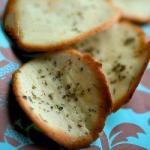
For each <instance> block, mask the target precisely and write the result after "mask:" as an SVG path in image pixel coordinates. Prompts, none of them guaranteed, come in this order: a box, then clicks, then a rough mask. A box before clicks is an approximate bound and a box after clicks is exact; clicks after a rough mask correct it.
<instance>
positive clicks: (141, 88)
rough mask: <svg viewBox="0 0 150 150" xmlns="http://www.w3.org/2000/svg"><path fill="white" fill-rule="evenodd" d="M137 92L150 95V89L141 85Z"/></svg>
mask: <svg viewBox="0 0 150 150" xmlns="http://www.w3.org/2000/svg"><path fill="white" fill-rule="evenodd" d="M137 90H138V91H141V92H145V93H147V94H150V89H149V88H146V87H145V86H144V85H142V84H139V85H138V87H137Z"/></svg>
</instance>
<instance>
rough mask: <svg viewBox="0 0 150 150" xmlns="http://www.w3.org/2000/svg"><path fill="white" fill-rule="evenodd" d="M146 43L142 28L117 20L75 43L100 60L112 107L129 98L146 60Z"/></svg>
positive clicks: (147, 58)
mask: <svg viewBox="0 0 150 150" xmlns="http://www.w3.org/2000/svg"><path fill="white" fill-rule="evenodd" d="M149 47H150V46H149V44H148V39H147V38H146V36H145V34H144V33H143V31H142V30H141V29H140V28H139V27H137V26H134V25H132V24H130V23H127V22H121V23H118V24H115V25H113V27H112V28H110V29H109V30H107V31H104V32H101V33H98V34H97V35H95V36H93V37H91V38H89V39H87V40H86V41H84V42H81V43H80V44H78V45H76V48H78V49H79V50H81V51H82V52H87V53H89V54H91V55H92V56H93V57H94V58H95V59H96V60H97V61H100V62H101V63H102V68H103V70H104V73H105V75H106V78H107V80H108V82H109V88H110V91H111V95H112V98H113V110H114V111H115V110H117V109H119V108H120V107H121V106H122V105H123V104H125V103H126V102H128V101H129V100H130V98H131V97H132V94H133V93H134V91H135V89H136V87H137V85H138V83H139V82H140V80H141V77H142V75H143V72H144V70H145V68H146V66H147V63H148V61H149V56H150V52H149Z"/></svg>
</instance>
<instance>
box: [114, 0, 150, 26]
mask: <svg viewBox="0 0 150 150" xmlns="http://www.w3.org/2000/svg"><path fill="white" fill-rule="evenodd" d="M112 2H113V3H114V5H116V6H117V7H118V8H120V9H121V11H122V13H123V17H124V18H126V19H130V20H132V21H135V22H138V23H150V1H149V0H142V1H141V0H112Z"/></svg>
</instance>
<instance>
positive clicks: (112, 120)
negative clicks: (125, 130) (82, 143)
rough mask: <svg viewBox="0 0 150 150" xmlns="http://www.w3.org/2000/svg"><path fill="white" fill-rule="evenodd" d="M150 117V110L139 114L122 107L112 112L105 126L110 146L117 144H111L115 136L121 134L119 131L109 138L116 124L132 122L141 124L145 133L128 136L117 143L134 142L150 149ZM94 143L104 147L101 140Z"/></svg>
mask: <svg viewBox="0 0 150 150" xmlns="http://www.w3.org/2000/svg"><path fill="white" fill-rule="evenodd" d="M149 119H150V112H148V113H144V114H137V113H135V112H134V111H133V110H131V109H120V110H119V111H118V112H116V113H113V114H111V115H110V116H109V117H108V119H107V121H106V125H105V128H104V132H105V134H106V136H107V139H108V142H109V148H110V149H112V148H113V147H114V146H115V145H113V146H111V144H112V142H113V140H114V138H115V137H116V136H117V135H118V134H120V133H121V132H120V131H119V132H118V133H116V134H115V135H114V136H112V137H111V139H109V136H110V133H111V131H112V130H113V128H115V127H116V126H118V125H120V124H122V123H131V124H135V123H136V125H137V126H139V127H140V128H142V129H143V130H144V133H138V134H137V136H138V137H137V138H136V137H127V141H124V142H119V143H117V144H116V145H120V144H133V145H137V146H140V147H143V148H145V149H147V150H150V125H149V124H148V122H149ZM93 145H95V146H97V147H99V148H100V149H101V148H102V145H101V142H94V143H93Z"/></svg>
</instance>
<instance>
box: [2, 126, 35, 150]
mask: <svg viewBox="0 0 150 150" xmlns="http://www.w3.org/2000/svg"><path fill="white" fill-rule="evenodd" d="M7 137H9V138H11V139H13V140H15V141H17V142H19V145H18V146H13V145H11V144H10V143H9V142H8V140H7ZM29 144H32V141H31V140H30V139H29V138H26V137H24V136H23V135H22V134H20V133H18V132H17V131H15V130H14V129H12V128H11V127H8V128H7V129H6V131H5V133H4V141H3V142H0V150H19V149H21V148H23V147H24V146H26V145H29Z"/></svg>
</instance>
